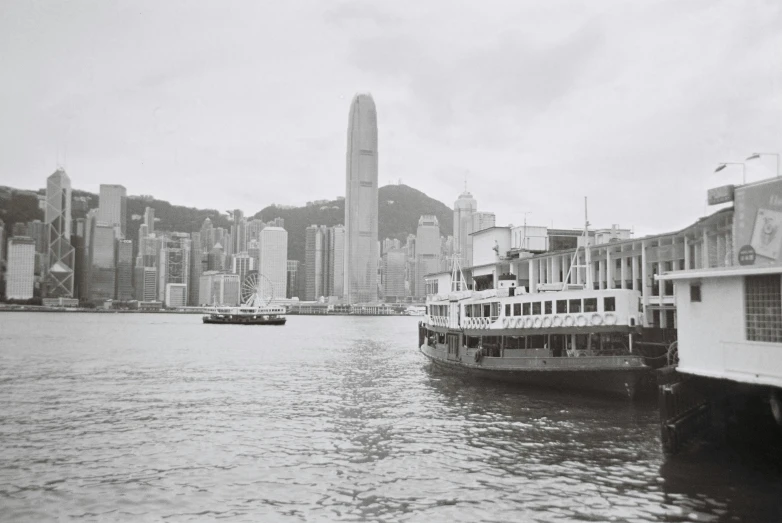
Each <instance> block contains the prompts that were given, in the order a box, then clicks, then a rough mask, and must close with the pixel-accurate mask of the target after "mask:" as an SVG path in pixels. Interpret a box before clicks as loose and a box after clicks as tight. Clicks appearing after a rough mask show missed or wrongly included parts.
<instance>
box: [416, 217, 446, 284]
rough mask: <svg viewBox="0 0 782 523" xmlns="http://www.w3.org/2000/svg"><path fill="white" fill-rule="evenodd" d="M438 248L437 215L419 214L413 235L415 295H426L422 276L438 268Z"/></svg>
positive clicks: (438, 227) (424, 281) (438, 226)
mask: <svg viewBox="0 0 782 523" xmlns="http://www.w3.org/2000/svg"><path fill="white" fill-rule="evenodd" d="M440 250H441V249H440V225H439V223H438V221H437V217H436V216H421V218H420V219H419V220H418V230H417V231H416V237H415V284H414V286H413V293H414V295H415V296H417V297H424V296H426V280H425V279H424V276H426V275H427V274H432V273H435V272H437V271H439V270H440Z"/></svg>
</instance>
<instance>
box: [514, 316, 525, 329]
mask: <svg viewBox="0 0 782 523" xmlns="http://www.w3.org/2000/svg"><path fill="white" fill-rule="evenodd" d="M513 326H514V327H516V328H517V329H518V328H519V327H523V326H524V318H516V321H514V322H513Z"/></svg>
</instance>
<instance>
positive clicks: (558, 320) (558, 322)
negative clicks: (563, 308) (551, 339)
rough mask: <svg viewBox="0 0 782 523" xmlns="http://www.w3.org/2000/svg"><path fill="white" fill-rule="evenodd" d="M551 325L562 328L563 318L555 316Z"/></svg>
mask: <svg viewBox="0 0 782 523" xmlns="http://www.w3.org/2000/svg"><path fill="white" fill-rule="evenodd" d="M551 324H552V325H554V327H560V326H561V325H562V316H554V319H553V320H551Z"/></svg>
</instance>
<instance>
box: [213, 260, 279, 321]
mask: <svg viewBox="0 0 782 523" xmlns="http://www.w3.org/2000/svg"><path fill="white" fill-rule="evenodd" d="M271 289H272V285H271V282H269V279H268V278H266V277H265V276H264V275H262V274H260V273H258V272H256V271H252V272H250V273H248V274H247V276H245V278H244V281H243V282H242V289H241V291H242V302H243V303H242V305H240V306H238V307H209V308H206V309H204V312H206V315H205V316H204V317H203V322H204V323H212V324H229V325H285V321H286V318H285V312H286V309H285V307H283V306H279V305H270V302H271V301H272V297H273V293H272V292H271Z"/></svg>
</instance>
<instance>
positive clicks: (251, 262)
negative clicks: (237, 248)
mask: <svg viewBox="0 0 782 523" xmlns="http://www.w3.org/2000/svg"><path fill="white" fill-rule="evenodd" d="M255 268H256V267H255V259H253V258H252V257H251V256H250V254H249V253H246V252H240V253H239V254H237V255H236V256H234V257H233V263H232V268H231V272H232V273H234V274H237V275H238V276H239V281H240V282H243V281H244V277H245V276H247V273H248V272H250V271H252V270H255Z"/></svg>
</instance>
